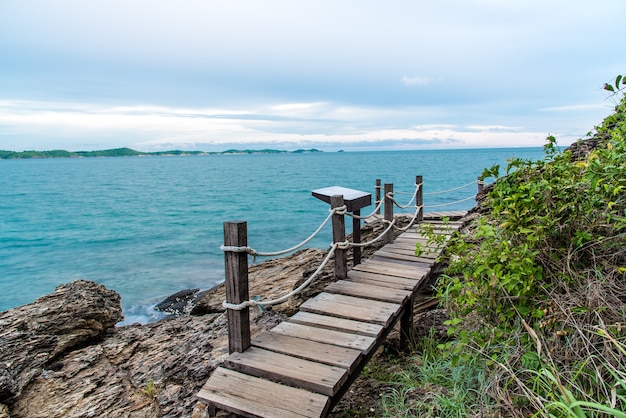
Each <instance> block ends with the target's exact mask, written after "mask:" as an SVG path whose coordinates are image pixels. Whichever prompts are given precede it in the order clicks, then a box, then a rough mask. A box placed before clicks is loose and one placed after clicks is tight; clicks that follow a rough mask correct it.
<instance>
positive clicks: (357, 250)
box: [352, 209, 361, 266]
mask: <svg viewBox="0 0 626 418" xmlns="http://www.w3.org/2000/svg"><path fill="white" fill-rule="evenodd" d="M352 213H353V214H354V216H355V217H354V218H352V242H361V219H360V218H359V216H361V209H357V210H355V211H353V212H352ZM359 264H361V247H357V246H356V245H355V246H353V247H352V265H353V266H357V265H359Z"/></svg>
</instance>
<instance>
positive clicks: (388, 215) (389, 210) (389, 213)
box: [384, 183, 393, 244]
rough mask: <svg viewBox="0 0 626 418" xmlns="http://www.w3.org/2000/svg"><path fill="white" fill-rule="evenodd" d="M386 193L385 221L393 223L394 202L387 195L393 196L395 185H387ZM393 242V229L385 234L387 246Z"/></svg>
mask: <svg viewBox="0 0 626 418" xmlns="http://www.w3.org/2000/svg"><path fill="white" fill-rule="evenodd" d="M384 192H385V220H387V221H389V222H392V221H393V200H391V198H389V197H388V196H387V195H388V194H392V195H393V183H385V187H384ZM392 242H393V228H391V229H389V231H387V233H386V234H385V244H391V243H392Z"/></svg>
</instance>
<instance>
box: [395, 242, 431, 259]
mask: <svg viewBox="0 0 626 418" xmlns="http://www.w3.org/2000/svg"><path fill="white" fill-rule="evenodd" d="M383 250H385V251H389V252H392V253H396V254H403V255H412V256H414V257H417V255H416V254H415V244H413V245H403V244H402V243H399V244H395V243H394V244H390V245H385V248H383ZM421 250H422V254H421V255H420V257H421V258H433V259H434V258H437V257H438V256H439V254H441V250H442V249H441V248H437V247H427V246H422V247H421Z"/></svg>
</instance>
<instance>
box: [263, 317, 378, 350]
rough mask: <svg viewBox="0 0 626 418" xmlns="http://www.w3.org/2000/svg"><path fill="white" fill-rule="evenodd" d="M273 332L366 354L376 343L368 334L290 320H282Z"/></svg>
mask: <svg viewBox="0 0 626 418" xmlns="http://www.w3.org/2000/svg"><path fill="white" fill-rule="evenodd" d="M272 332H275V333H279V334H283V335H290V336H292V337H297V338H304V339H307V340H311V341H317V342H320V343H326V344H334V345H338V346H340V347H347V348H354V349H355V350H359V351H361V352H363V353H365V354H367V353H369V351H370V350H371V349H372V348H373V347H374V345H375V344H376V338H373V337H368V336H366V335H359V334H351V333H348V332H342V331H335V330H332V329H327V328H318V327H314V326H309V325H302V324H297V323H293V322H290V321H285V322H281V323H280V324H278V325H276V326H275V327H274V328H272Z"/></svg>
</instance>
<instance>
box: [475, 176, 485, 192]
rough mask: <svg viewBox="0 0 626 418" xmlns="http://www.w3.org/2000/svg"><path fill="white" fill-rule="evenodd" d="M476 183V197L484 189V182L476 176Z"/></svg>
mask: <svg viewBox="0 0 626 418" xmlns="http://www.w3.org/2000/svg"><path fill="white" fill-rule="evenodd" d="M476 184H478V191H477V192H476V197H478V195H479V194H481V193H482V192H483V190H484V189H485V182H484V181H483V180H482V179H481V178H480V177H478V182H477V183H476Z"/></svg>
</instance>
